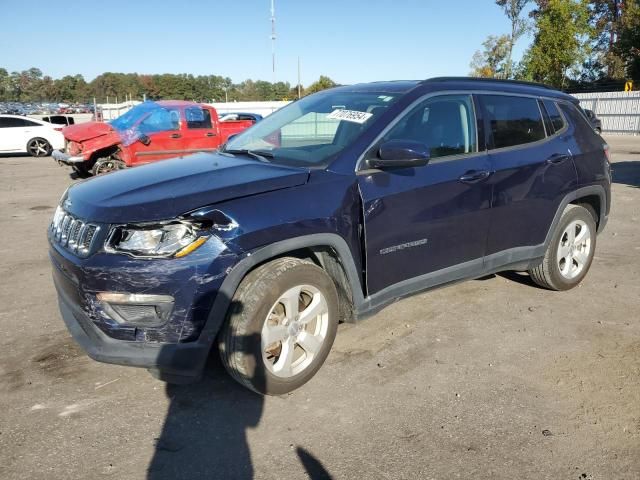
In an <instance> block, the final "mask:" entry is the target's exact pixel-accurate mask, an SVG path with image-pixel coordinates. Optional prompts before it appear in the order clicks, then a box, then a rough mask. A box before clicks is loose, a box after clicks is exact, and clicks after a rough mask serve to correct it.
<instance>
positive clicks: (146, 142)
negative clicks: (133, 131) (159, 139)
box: [138, 133, 151, 145]
mask: <svg viewBox="0 0 640 480" xmlns="http://www.w3.org/2000/svg"><path fill="white" fill-rule="evenodd" d="M138 141H139V142H140V143H142V144H143V145H149V144H150V143H151V139H150V138H149V137H148V136H147V135H145V134H144V133H141V134H140V136H139V137H138Z"/></svg>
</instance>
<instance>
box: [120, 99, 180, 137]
mask: <svg viewBox="0 0 640 480" xmlns="http://www.w3.org/2000/svg"><path fill="white" fill-rule="evenodd" d="M110 124H111V126H112V127H113V128H114V129H115V130H116V131H118V133H119V134H120V136H121V137H122V139H123V144H124V145H125V146H126V145H130V144H132V143H133V142H136V141H137V140H139V139H140V137H141V135H150V134H152V133H157V132H166V131H169V130H179V129H180V111H179V110H178V109H177V108H173V107H164V106H162V105H159V104H158V103H156V102H144V103H140V104H138V105H136V106H135V107H133V108H132V109H131V110H129V111H127V112H126V113H124V114H123V115H120V116H119V117H118V118H116V119H115V120H112V121H111V122H110Z"/></svg>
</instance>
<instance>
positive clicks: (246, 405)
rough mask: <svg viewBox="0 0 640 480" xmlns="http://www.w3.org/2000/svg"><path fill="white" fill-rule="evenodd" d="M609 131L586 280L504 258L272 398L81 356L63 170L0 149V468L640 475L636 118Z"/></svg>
mask: <svg viewBox="0 0 640 480" xmlns="http://www.w3.org/2000/svg"><path fill="white" fill-rule="evenodd" d="M608 141H609V142H610V144H611V145H612V150H613V159H614V161H615V164H614V179H615V184H614V186H613V210H612V214H611V217H610V220H609V225H608V227H607V229H606V230H605V232H604V233H603V234H602V235H600V236H599V237H598V245H597V250H596V257H595V261H594V264H593V266H592V268H591V271H590V273H589V275H588V276H587V278H586V280H585V282H584V283H583V284H582V285H581V286H580V287H579V288H576V289H574V290H572V291H569V292H563V293H556V292H550V291H546V290H542V289H539V288H536V287H534V286H532V284H531V282H530V280H529V278H528V277H527V276H526V275H522V274H513V273H511V274H504V275H497V276H492V277H491V278H488V279H482V280H475V281H469V282H465V283H461V284H458V285H455V286H452V287H448V288H444V289H439V290H435V291H432V292H429V293H425V294H422V295H417V296H414V297H412V298H409V299H406V300H403V301H401V302H398V303H396V304H394V305H392V306H390V307H388V308H387V309H385V310H383V311H382V312H380V313H379V314H378V315H376V316H375V317H372V318H370V319H368V320H365V321H364V322H361V323H359V324H357V325H342V326H341V328H340V330H339V333H338V338H337V340H336V344H335V346H334V349H333V352H332V354H331V355H330V357H329V359H328V362H327V364H326V365H325V366H324V367H323V368H322V369H321V371H320V372H319V374H318V375H317V376H316V378H315V379H313V380H312V381H311V382H310V383H308V384H307V385H306V386H304V387H303V388H301V389H300V390H298V391H296V392H294V393H292V394H289V395H286V396H283V397H270V398H263V397H260V396H257V395H255V394H253V393H250V392H249V391H246V390H244V389H243V388H242V387H240V386H238V385H236V384H235V383H234V382H233V381H232V380H230V379H229V378H228V377H227V376H226V374H225V373H224V372H223V370H222V367H221V366H220V364H219V362H218V361H217V360H216V359H215V358H214V359H212V361H211V362H210V363H211V365H210V366H209V369H208V371H207V375H206V378H205V379H204V380H203V381H202V382H201V383H198V384H195V385H190V386H166V385H165V384H164V383H162V382H160V381H157V380H155V379H153V378H152V377H151V376H150V375H149V374H148V373H147V372H146V371H145V370H142V369H134V368H125V367H117V366H112V365H104V364H100V363H96V362H94V361H92V360H90V359H89V358H87V357H86V356H85V355H84V354H83V352H82V351H81V350H80V349H79V348H78V347H77V346H76V345H75V344H74V342H73V341H72V339H71V338H70V336H69V334H68V333H67V331H66V330H65V327H64V325H63V323H62V320H61V319H60V316H59V313H58V309H57V303H56V296H55V293H54V287H53V285H52V282H51V278H50V266H49V260H48V258H47V240H46V234H45V233H46V228H47V226H48V223H49V221H50V217H51V215H52V213H53V210H54V208H55V205H56V204H57V202H58V200H59V198H60V195H61V194H62V192H63V191H64V189H65V187H66V186H67V185H68V184H69V183H70V182H71V180H70V179H69V177H68V171H67V170H66V169H62V168H59V167H58V166H57V165H55V164H54V162H53V161H52V160H51V159H32V158H29V157H3V158H0V172H1V173H2V175H1V176H0V211H1V214H0V258H1V260H2V261H1V264H0V478H1V479H5V480H9V479H27V478H28V479H94V478H103V477H109V476H110V477H112V478H117V479H141V478H150V479H179V478H184V479H199V478H207V479H235V478H261V479H263V478H264V479H282V478H288V479H298V478H314V479H321V478H334V479H360V478H366V479H400V478H420V479H455V478H461V479H470V478H473V479H484V478H493V479H515V478H517V479H536V480H539V479H573V480H579V479H591V480H596V479H602V480H612V479H628V480H632V479H637V478H640V314H639V308H640V228H639V226H638V225H639V218H640V207H639V206H638V205H640V188H639V187H640V138H637V137H636V138H633V137H626V138H624V137H610V138H608Z"/></svg>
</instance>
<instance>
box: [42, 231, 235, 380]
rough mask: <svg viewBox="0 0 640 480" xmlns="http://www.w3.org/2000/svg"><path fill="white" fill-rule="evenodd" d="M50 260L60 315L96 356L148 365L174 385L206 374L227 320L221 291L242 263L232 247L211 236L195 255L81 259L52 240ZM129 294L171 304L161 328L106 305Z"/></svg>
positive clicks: (106, 360)
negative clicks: (217, 307)
mask: <svg viewBox="0 0 640 480" xmlns="http://www.w3.org/2000/svg"><path fill="white" fill-rule="evenodd" d="M49 256H50V259H51V263H52V266H53V269H52V271H53V280H54V284H55V287H56V290H57V292H58V303H59V307H60V313H61V316H62V318H63V319H64V322H65V324H66V326H67V328H68V330H69V332H70V333H71V335H72V336H73V338H74V339H75V341H76V342H77V343H78V344H80V346H81V347H82V348H83V349H84V350H85V351H86V352H87V354H88V355H89V356H90V357H91V358H93V359H95V360H97V361H100V362H105V363H113V364H118V365H127V366H135V367H144V368H147V369H149V370H150V371H151V373H152V374H153V375H154V376H156V377H158V378H161V379H163V380H167V381H171V382H173V383H185V382H190V381H195V380H197V379H198V378H199V377H200V376H201V374H202V370H203V368H204V365H205V363H206V360H207V357H208V354H209V351H210V349H211V345H212V343H213V342H214V340H215V338H216V335H217V332H218V329H219V328H220V326H221V325H222V323H223V321H224V315H214V314H213V310H212V306H213V305H214V303H215V302H216V301H220V300H222V295H220V294H219V288H220V286H221V285H222V283H223V281H224V280H225V277H226V272H228V271H230V270H231V269H232V268H233V266H234V264H235V263H236V262H237V258H238V257H237V255H236V254H235V253H234V252H232V251H231V250H229V249H228V248H227V246H226V245H224V244H223V243H222V242H220V241H216V239H211V241H209V242H207V243H206V244H204V245H203V246H202V247H200V248H199V249H198V250H197V251H195V252H193V253H192V254H191V255H189V256H188V257H185V258H182V259H154V260H149V259H135V258H131V257H129V256H126V255H114V254H107V253H104V252H98V253H96V254H94V255H91V256H89V257H88V258H79V257H77V256H75V255H73V254H72V253H71V252H67V251H66V250H64V249H62V248H59V246H57V245H55V244H53V243H52V244H51V246H50V251H49ZM104 292H121V293H107V294H105V293H104ZM125 292H126V293H125ZM128 294H131V295H128ZM123 297H127V298H128V297H133V298H134V300H136V301H138V302H141V303H148V302H147V299H149V298H151V299H153V300H154V302H157V301H158V300H162V299H165V301H167V302H168V299H171V303H170V305H169V304H167V308H168V309H169V310H170V312H169V311H168V310H167V312H163V313H162V315H160V316H159V319H166V321H164V323H162V324H157V325H155V324H152V323H151V324H148V325H147V326H141V324H136V323H135V322H133V321H129V322H127V321H123V317H120V318H118V316H117V315H114V314H113V311H110V309H109V305H108V304H107V303H106V302H105V298H106V301H108V302H116V304H118V303H120V304H122V303H123V302H122V301H121V299H122V298H123ZM174 301H175V303H173V302H174ZM133 303H135V301H134V302H133ZM127 307H131V305H127ZM130 311H131V310H129V311H124V310H121V312H122V313H123V314H125V315H126V314H129V312H130ZM125 320H131V317H129V318H128V319H125Z"/></svg>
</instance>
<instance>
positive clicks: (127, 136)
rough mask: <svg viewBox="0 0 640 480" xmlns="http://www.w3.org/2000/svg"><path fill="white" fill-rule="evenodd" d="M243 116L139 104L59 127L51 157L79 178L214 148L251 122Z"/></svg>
mask: <svg viewBox="0 0 640 480" xmlns="http://www.w3.org/2000/svg"><path fill="white" fill-rule="evenodd" d="M253 123H254V122H252V121H249V120H238V121H229V122H220V121H219V119H218V114H217V112H216V110H215V108H213V107H211V106H209V105H204V104H199V103H194V102H186V101H178V100H163V101H158V102H144V103H141V104H139V105H136V106H135V107H133V108H132V109H131V110H129V111H127V112H126V113H125V114H124V115H122V116H120V117H118V118H117V119H115V120H113V121H111V122H108V123H102V122H89V123H83V124H78V125H71V126H69V127H67V128H65V129H64V130H63V132H62V133H63V134H64V137H65V149H64V151H60V150H57V151H54V152H53V158H54V159H55V160H56V161H57V162H58V163H60V164H65V165H69V166H71V167H72V168H73V170H74V171H75V172H76V174H77V175H78V176H80V177H83V178H84V177H88V176H91V175H99V174H102V173H108V172H110V171H113V170H120V169H123V168H127V167H134V166H138V165H143V164H146V163H151V162H155V161H158V160H165V159H167V158H173V157H180V156H184V155H188V154H191V153H195V152H202V151H215V150H217V149H218V148H219V147H220V146H221V145H223V144H224V143H225V142H226V141H227V139H228V138H229V136H231V135H234V134H236V133H239V132H241V131H243V130H245V129H246V128H248V127H250V126H251V125H253Z"/></svg>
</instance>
